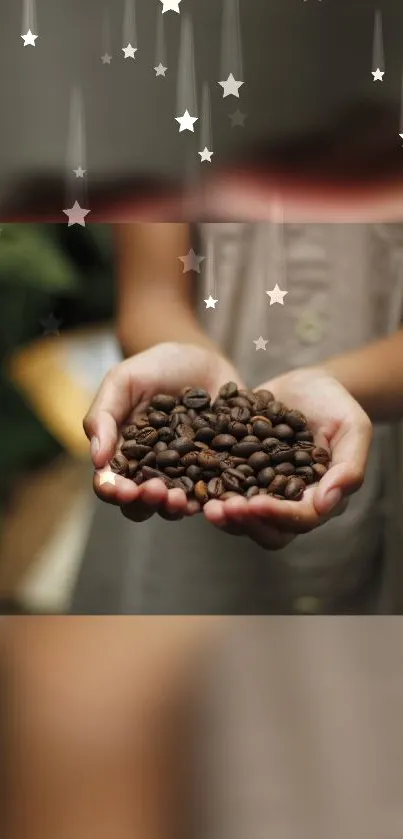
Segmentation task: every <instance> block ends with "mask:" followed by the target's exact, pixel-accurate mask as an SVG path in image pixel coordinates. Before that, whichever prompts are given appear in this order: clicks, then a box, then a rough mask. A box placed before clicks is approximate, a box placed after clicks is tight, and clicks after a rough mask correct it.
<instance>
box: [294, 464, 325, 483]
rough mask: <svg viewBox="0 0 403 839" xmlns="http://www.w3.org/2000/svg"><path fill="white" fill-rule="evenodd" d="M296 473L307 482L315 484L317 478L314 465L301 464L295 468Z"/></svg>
mask: <svg viewBox="0 0 403 839" xmlns="http://www.w3.org/2000/svg"><path fill="white" fill-rule="evenodd" d="M318 465H319V464H318ZM295 475H296V476H297V477H298V478H302V480H303V481H305V483H306V484H313V482H314V480H315V472H314V471H313V469H312V466H299V467H298V469H296V470H295Z"/></svg>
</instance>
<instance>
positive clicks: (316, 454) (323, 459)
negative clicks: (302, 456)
mask: <svg viewBox="0 0 403 839" xmlns="http://www.w3.org/2000/svg"><path fill="white" fill-rule="evenodd" d="M312 460H313V462H314V463H323V464H324V465H325V466H327V464H328V463H329V460H330V454H329V452H328V451H326V449H323V448H322V447H321V446H317V447H316V448H315V449H313V450H312Z"/></svg>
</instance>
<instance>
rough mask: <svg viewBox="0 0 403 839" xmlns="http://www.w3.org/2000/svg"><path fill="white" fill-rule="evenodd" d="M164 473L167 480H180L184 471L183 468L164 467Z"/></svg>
mask: <svg viewBox="0 0 403 839" xmlns="http://www.w3.org/2000/svg"><path fill="white" fill-rule="evenodd" d="M164 472H165V474H166V475H168V477H169V478H181V477H182V476H183V475H184V474H185V472H186V469H185V467H184V466H164Z"/></svg>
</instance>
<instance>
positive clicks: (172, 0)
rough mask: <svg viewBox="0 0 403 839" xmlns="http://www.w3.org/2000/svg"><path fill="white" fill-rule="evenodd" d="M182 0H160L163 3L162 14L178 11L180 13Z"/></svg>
mask: <svg viewBox="0 0 403 839" xmlns="http://www.w3.org/2000/svg"><path fill="white" fill-rule="evenodd" d="M181 2H182V0H160V3H162V14H164V12H178V14H180V9H179V3H181Z"/></svg>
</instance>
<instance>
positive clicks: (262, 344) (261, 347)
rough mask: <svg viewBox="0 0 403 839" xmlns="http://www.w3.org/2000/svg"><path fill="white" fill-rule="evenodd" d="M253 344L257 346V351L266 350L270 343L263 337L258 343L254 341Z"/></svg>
mask: <svg viewBox="0 0 403 839" xmlns="http://www.w3.org/2000/svg"><path fill="white" fill-rule="evenodd" d="M253 343H254V344H255V345H256V351H257V350H265V349H266V344H267V343H268V339H266V340H265V339H264V338H262V336H260V338H258V339H257V341H254V342H253Z"/></svg>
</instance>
